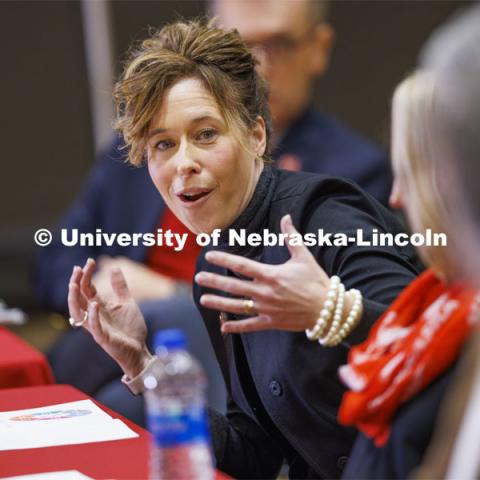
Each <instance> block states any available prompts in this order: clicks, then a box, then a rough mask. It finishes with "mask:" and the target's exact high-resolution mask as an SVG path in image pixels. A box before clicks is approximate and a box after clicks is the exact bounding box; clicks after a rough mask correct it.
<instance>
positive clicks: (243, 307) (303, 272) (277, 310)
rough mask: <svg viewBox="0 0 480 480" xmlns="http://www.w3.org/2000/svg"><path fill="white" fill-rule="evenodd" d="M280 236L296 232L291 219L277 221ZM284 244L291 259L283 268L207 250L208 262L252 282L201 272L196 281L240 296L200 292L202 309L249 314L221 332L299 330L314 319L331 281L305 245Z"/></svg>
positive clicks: (316, 317)
mask: <svg viewBox="0 0 480 480" xmlns="http://www.w3.org/2000/svg"><path fill="white" fill-rule="evenodd" d="M281 230H282V232H283V233H288V234H293V233H298V232H297V230H296V229H295V227H294V226H293V224H292V220H291V218H290V215H286V216H284V217H283V218H282V220H281ZM287 245H288V250H289V252H290V255H291V258H290V260H288V261H287V262H285V263H284V264H282V265H266V264H263V263H259V262H255V261H253V260H250V259H247V258H243V257H240V256H237V255H232V254H229V253H224V252H208V253H207V254H206V259H207V260H208V262H210V263H212V264H214V265H217V266H220V267H224V268H226V269H228V270H231V271H233V272H235V273H238V274H240V275H242V276H244V277H249V278H251V279H252V280H240V279H238V278H232V277H228V276H223V275H218V274H215V273H210V272H200V273H198V274H197V275H196V276H195V281H196V282H197V283H198V284H199V285H202V286H204V287H209V288H213V289H216V290H221V291H224V292H227V293H230V294H232V295H234V296H235V297H240V298H226V297H223V296H220V295H213V294H204V295H202V297H201V298H200V302H201V304H202V305H203V306H205V307H207V308H211V309H215V310H219V311H223V312H230V313H236V314H242V315H252V316H251V317H250V318H248V319H245V320H235V321H226V322H224V323H223V324H222V331H223V332H225V333H242V332H252V331H259V330H270V329H279V330H290V331H302V330H305V329H307V328H312V327H313V325H314V324H315V322H316V320H317V319H318V316H319V313H320V310H321V309H322V305H323V303H324V301H325V298H326V294H327V291H328V287H329V278H328V276H327V274H326V273H325V272H324V270H323V269H322V268H321V267H320V265H318V263H317V262H316V260H315V258H314V257H313V255H312V254H311V253H310V251H309V250H308V248H307V247H305V245H289V244H288V243H287Z"/></svg>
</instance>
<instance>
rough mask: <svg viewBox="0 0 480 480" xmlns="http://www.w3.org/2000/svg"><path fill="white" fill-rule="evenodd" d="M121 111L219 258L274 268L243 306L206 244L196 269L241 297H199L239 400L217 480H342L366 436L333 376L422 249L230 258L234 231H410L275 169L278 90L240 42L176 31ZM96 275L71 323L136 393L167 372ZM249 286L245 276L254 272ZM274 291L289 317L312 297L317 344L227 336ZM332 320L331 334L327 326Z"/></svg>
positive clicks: (86, 283)
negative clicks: (222, 476)
mask: <svg viewBox="0 0 480 480" xmlns="http://www.w3.org/2000/svg"><path fill="white" fill-rule="evenodd" d="M115 98H116V101H117V106H118V115H117V122H116V125H117V127H118V128H119V129H120V130H121V132H122V133H123V136H124V139H125V142H126V144H127V145H128V146H129V154H130V155H129V158H130V162H131V163H132V164H133V165H138V164H139V163H140V162H141V161H144V160H145V161H146V162H147V165H148V169H149V172H150V175H151V178H152V180H153V182H154V184H155V186H156V187H157V189H158V190H159V192H160V193H161V195H162V197H163V198H164V200H165V202H166V203H167V205H168V207H169V208H170V209H171V210H172V211H173V212H174V214H175V215H176V216H177V217H178V218H179V219H180V220H181V221H182V222H183V223H184V224H185V225H186V226H187V227H188V228H189V229H190V230H191V231H193V232H194V233H197V234H198V233H202V232H204V233H208V234H210V233H212V232H214V231H215V230H216V229H219V230H220V236H219V245H218V247H215V248H219V249H220V250H224V251H228V252H231V253H236V254H238V255H241V256H242V257H244V258H245V259H254V260H259V261H262V262H264V263H265V265H264V266H263V267H262V269H261V271H262V272H263V278H264V280H265V284H264V286H262V288H263V291H258V289H257V288H256V286H255V285H254V284H253V283H250V291H249V292H247V298H245V297H243V298H238V296H237V298H235V294H236V292H235V289H236V288H240V286H244V285H245V282H243V280H242V279H241V278H240V277H241V276H242V275H237V274H235V273H234V272H233V271H232V270H229V271H227V270H224V269H214V268H212V267H210V266H209V265H208V264H207V263H206V261H205V253H206V251H207V250H209V249H210V247H206V248H205V249H204V250H203V252H202V254H201V255H200V259H199V261H198V270H205V271H206V273H204V275H207V276H208V275H213V273H212V272H213V271H216V272H217V273H224V274H226V275H227V277H228V278H227V279H226V280H225V282H224V285H227V283H228V286H229V288H230V293H231V294H232V295H233V296H232V295H230V296H221V297H220V299H218V298H217V296H214V297H215V298H214V299H213V300H214V301H216V302H217V304H216V305H215V307H214V309H211V308H208V306H209V305H208V300H209V298H208V295H207V294H208V293H211V290H209V289H203V288H198V287H197V288H196V290H195V292H194V293H195V300H196V301H197V305H198V307H199V309H200V312H201V313H202V316H203V319H204V321H205V324H206V327H207V329H208V331H209V335H210V338H211V341H212V343H213V346H214V349H215V353H216V355H217V359H218V361H219V363H220V366H221V368H222V371H223V374H224V378H225V382H226V384H227V389H228V393H229V397H230V398H229V403H228V412H227V415H226V416H222V415H219V414H218V413H216V412H214V411H211V412H210V426H211V430H212V434H213V435H212V436H213V444H214V453H215V457H216V462H217V468H219V469H221V470H223V471H225V472H226V473H228V474H230V475H231V476H233V477H236V478H273V477H275V476H276V475H277V473H278V470H279V468H280V466H281V464H282V461H283V459H285V458H286V460H287V462H288V463H289V465H290V476H291V477H296V478H315V477H329V478H333V477H338V476H339V475H340V474H341V471H342V468H343V466H344V464H345V462H346V459H347V455H348V454H349V451H350V447H351V444H352V441H353V438H354V431H353V430H352V429H348V428H345V427H342V426H340V425H339V424H338V423H337V421H336V412H337V408H338V405H339V402H340V400H341V397H342V394H343V387H342V385H341V384H340V382H339V381H338V379H337V375H336V370H337V368H338V366H339V365H341V364H342V363H344V362H345V360H346V355H347V353H348V348H349V344H351V343H356V342H358V341H361V340H362V339H363V338H364V337H365V335H366V333H367V332H368V330H369V328H370V326H371V325H372V323H373V322H374V321H375V320H376V319H377V318H378V316H379V315H380V314H381V313H382V312H383V311H384V310H385V309H386V307H387V306H388V304H389V303H390V302H391V301H392V300H393V299H394V298H395V297H396V296H397V294H398V293H399V292H400V291H401V290H402V289H403V288H404V286H405V285H407V284H408V283H409V282H410V281H412V280H413V279H414V278H415V275H416V273H417V266H416V265H415V260H414V255H413V250H412V249H411V248H409V247H405V248H402V249H399V248H397V247H395V246H381V247H378V246H357V245H355V244H354V243H347V244H342V245H336V244H334V245H328V244H327V245H324V246H322V245H314V246H313V247H312V248H311V250H310V252H309V251H308V250H306V249H305V247H303V246H302V245H295V244H294V243H293V244H289V243H288V242H287V245H284V246H279V245H274V246H268V245H261V244H260V245H259V244H258V243H257V244H256V245H248V244H247V245H238V244H237V245H232V244H230V242H229V237H228V235H229V231H230V230H235V231H237V232H238V231H245V232H246V234H252V233H257V234H258V233H262V232H264V231H265V230H268V231H269V232H270V233H272V234H275V235H279V234H280V233H282V232H283V233H287V234H292V235H293V234H294V233H296V230H295V229H294V227H293V224H295V225H296V226H297V227H298V228H299V231H300V232H301V233H302V234H307V233H315V234H317V233H318V231H319V230H320V229H323V230H324V231H325V232H331V233H342V234H344V235H345V237H346V238H348V237H351V236H355V233H356V232H357V230H358V229H362V230H363V232H364V235H365V238H370V237H371V235H372V231H373V230H375V231H377V232H390V233H393V234H396V233H399V232H401V229H400V227H399V225H398V224H397V222H396V221H395V219H394V218H393V217H392V216H391V214H390V213H389V212H388V211H387V210H385V209H384V208H383V207H382V206H381V205H380V204H378V203H377V202H376V201H375V200H374V199H372V198H371V197H370V196H368V195H367V194H365V193H363V192H362V191H361V190H360V189H359V188H358V187H357V186H356V185H354V184H353V183H351V182H348V181H343V180H341V179H337V178H331V177H327V176H321V175H312V174H306V173H297V172H287V171H281V170H277V169H275V168H274V167H272V166H271V165H270V164H269V157H268V148H269V137H270V127H269V125H270V121H269V112H268V107H267V98H266V89H265V86H264V84H263V81H262V80H261V78H259V76H258V75H257V73H256V70H255V60H254V58H253V57H252V54H251V52H250V51H249V49H248V48H247V47H246V46H245V44H244V43H243V42H242V40H241V39H240V37H239V35H238V33H237V32H235V31H228V32H226V31H223V30H221V29H219V28H216V27H215V26H213V25H212V24H203V23H201V22H189V23H175V24H172V25H169V26H166V27H164V28H163V29H162V30H160V31H159V32H158V33H156V34H155V35H153V36H152V37H151V38H149V39H148V40H146V41H144V42H143V44H142V45H141V46H140V48H139V49H137V50H135V51H133V53H132V57H131V60H130V62H129V63H128V64H127V66H126V68H125V72H124V74H123V76H122V78H121V80H120V81H119V82H118V83H117V85H116V88H115ZM287 215H290V216H291V217H288V216H287ZM290 218H291V220H290ZM292 222H293V224H292ZM290 256H291V257H292V258H291V260H289V257H290ZM285 262H286V264H289V265H288V268H289V269H291V268H292V266H293V269H294V270H295V269H296V270H295V272H296V274H300V275H301V278H302V282H301V283H300V282H296V283H295V284H292V283H291V282H289V281H288V279H287V280H285V279H279V278H277V277H276V276H275V275H272V270H271V268H272V267H273V266H280V264H284V263H285ZM304 262H306V263H307V268H305V267H304V266H302V265H304ZM94 269H95V263H94V261H88V262H87V264H86V265H85V266H84V267H83V269H82V268H80V267H75V269H74V271H73V273H72V277H71V280H70V285H69V308H70V314H71V317H72V318H71V322H72V324H74V325H75V326H80V325H82V326H84V327H85V328H86V329H87V330H88V331H90V332H91V334H92V335H93V337H94V338H95V340H96V341H97V342H98V343H99V344H100V345H101V346H102V347H103V348H104V349H105V350H106V351H107V352H108V353H109V354H110V355H111V356H112V357H113V358H114V359H115V360H116V361H117V362H118V363H119V365H120V366H121V367H122V369H123V370H124V372H125V374H126V376H125V379H124V381H125V383H126V384H127V385H128V386H129V387H130V388H131V390H132V391H134V392H136V393H139V392H141V391H142V381H141V378H142V375H143V374H144V373H145V372H146V371H148V369H149V366H150V365H151V364H152V363H154V362H155V357H153V356H152V355H151V354H150V353H149V352H148V350H147V348H146V346H145V333H146V330H145V324H144V321H143V318H142V316H141V313H140V311H139V309H138V307H137V305H136V304H135V302H134V301H133V300H132V298H131V296H130V294H129V291H128V286H127V285H126V282H125V280H124V278H123V276H122V273H121V271H119V270H113V271H112V276H111V283H112V290H113V291H112V298H108V299H107V298H100V296H99V295H98V294H97V292H96V290H95V287H94V285H93V284H92V280H91V279H92V274H93V272H94ZM240 273H242V274H246V275H248V274H249V271H248V266H247V268H246V269H245V270H244V271H242V272H240ZM303 273H305V274H303ZM280 280H281V282H282V283H281V284H280V283H279V282H280ZM271 292H277V293H276V294H277V295H280V296H281V297H282V299H283V300H284V305H285V306H288V305H289V302H290V304H291V303H294V302H295V297H298V296H300V297H302V298H308V299H309V300H310V301H309V302H308V305H305V307H304V308H302V309H301V310H300V311H295V312H294V316H295V318H296V319H299V320H301V323H302V326H301V327H300V328H297V330H305V329H307V330H308V331H307V332H306V333H307V335H305V334H304V332H303V331H302V332H296V333H291V332H284V331H276V330H275V331H269V332H255V333H248V334H242V335H224V336H222V334H221V331H220V328H219V314H220V318H221V321H228V320H229V319H230V320H232V321H233V320H236V319H241V318H245V316H251V315H252V314H255V311H256V310H258V309H259V308H260V307H261V298H262V296H268V295H269V294H270V293H271ZM254 295H255V302H254V301H253V300H252V298H251V297H253V296H254ZM202 296H203V299H202V300H201V298H202ZM210 300H212V298H210ZM218 302H219V303H218ZM304 303H306V302H304ZM227 311H229V312H233V315H230V316H229V315H228V314H227V313H226V312H227ZM292 320H293V318H292ZM330 320H333V323H332V325H334V326H335V328H333V326H330V327H329V328H325V327H326V325H327V323H328V321H330ZM347 337H348V338H347ZM312 340H314V341H312ZM316 340H320V341H321V343H322V345H324V347H322V346H319V345H318V343H317V342H316ZM347 342H348V343H347Z"/></svg>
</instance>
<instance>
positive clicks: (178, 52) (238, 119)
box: [114, 20, 271, 166]
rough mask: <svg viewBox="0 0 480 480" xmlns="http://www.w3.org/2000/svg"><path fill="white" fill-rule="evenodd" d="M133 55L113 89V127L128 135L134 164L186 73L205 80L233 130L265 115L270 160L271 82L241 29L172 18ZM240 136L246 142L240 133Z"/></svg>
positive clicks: (241, 130) (243, 128)
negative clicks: (166, 98)
mask: <svg viewBox="0 0 480 480" xmlns="http://www.w3.org/2000/svg"><path fill="white" fill-rule="evenodd" d="M129 57H130V58H129V60H128V61H127V63H126V66H125V69H124V72H123V75H122V77H121V78H120V80H119V81H118V82H117V84H116V85H115V88H114V99H115V103H116V119H115V122H114V127H115V128H116V129H117V130H119V131H120V132H121V133H122V134H123V138H124V142H125V145H126V146H127V147H128V148H129V161H130V163H131V164H133V165H135V166H138V165H140V164H141V162H142V159H143V157H144V152H145V147H146V138H147V133H148V130H149V128H150V122H151V121H152V118H153V117H154V115H155V113H156V112H157V111H158V109H159V107H160V106H161V105H162V101H163V98H164V95H165V93H166V91H167V90H168V89H169V88H170V87H171V86H173V85H174V84H175V83H177V82H178V81H180V80H183V79H186V78H197V79H199V80H200V81H201V82H202V83H203V85H204V87H205V88H206V89H207V90H208V91H209V92H210V93H211V94H212V96H213V97H214V98H215V100H216V102H217V104H218V107H219V109H220V112H221V113H222V115H223V116H224V119H225V121H226V123H227V125H228V127H229V128H232V129H233V131H234V132H238V133H241V134H243V135H244V136H245V135H248V132H249V130H250V129H251V128H252V127H253V126H254V125H255V122H256V120H257V117H258V116H260V117H262V118H263V120H264V121H265V125H266V134H267V149H266V152H265V155H264V156H263V160H264V161H268V160H269V157H268V154H269V140H270V137H271V120H270V112H269V109H268V101H267V93H266V84H265V82H264V81H263V79H262V78H261V77H260V76H259V75H258V74H257V72H256V69H255V65H256V63H257V62H256V60H255V58H254V57H253V56H252V53H251V51H250V49H249V48H248V47H247V46H246V45H245V43H244V42H243V40H242V39H241V38H240V35H239V34H238V32H237V31H236V30H230V31H225V30H222V29H221V28H218V27H216V26H215V25H214V20H210V21H203V20H194V21H181V22H176V23H172V24H170V25H167V26H165V27H163V28H162V29H160V30H159V31H157V32H155V33H154V34H153V35H152V36H151V37H150V38H148V39H146V40H144V41H143V42H142V43H141V44H140V46H139V48H137V49H133V50H132V51H131V53H130V56H129ZM239 141H240V142H241V143H242V145H244V143H243V142H242V140H241V136H239Z"/></svg>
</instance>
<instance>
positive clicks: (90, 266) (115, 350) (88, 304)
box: [68, 259, 151, 378]
mask: <svg viewBox="0 0 480 480" xmlns="http://www.w3.org/2000/svg"><path fill="white" fill-rule="evenodd" d="M94 270H95V261H94V260H92V259H88V260H87V263H86V264H85V266H84V267H83V269H82V268H80V267H78V266H76V267H75V268H74V269H73V272H72V276H71V277H70V283H69V289H68V308H69V311H70V316H71V322H73V323H72V324H73V325H77V326H79V325H82V326H83V327H84V328H86V329H87V330H88V331H89V332H90V333H91V335H92V336H93V338H94V339H95V341H96V342H97V343H98V344H99V345H100V346H101V347H102V348H103V349H104V350H105V351H106V352H107V353H108V354H109V355H110V356H111V357H112V358H113V359H114V360H115V361H116V362H117V363H118V364H119V365H120V367H121V368H122V369H123V371H124V372H125V373H126V374H127V376H128V377H130V378H133V377H135V376H136V375H138V374H139V373H140V372H141V371H142V370H143V369H144V367H145V366H146V364H147V362H148V360H149V359H150V358H151V354H150V353H149V352H148V349H147V347H146V345H145V338H146V336H147V328H146V325H145V320H144V319H143V315H142V313H141V312H140V309H139V308H138V305H137V304H136V302H135V301H134V300H133V298H132V296H131V295H130V292H129V290H128V286H127V283H126V281H125V278H124V276H123V274H122V271H121V270H120V269H118V268H116V269H113V270H112V271H111V277H110V283H111V286H112V292H111V293H112V294H111V296H107V297H100V296H99V295H98V294H97V291H96V289H95V286H94V285H93V283H92V275H93V272H94Z"/></svg>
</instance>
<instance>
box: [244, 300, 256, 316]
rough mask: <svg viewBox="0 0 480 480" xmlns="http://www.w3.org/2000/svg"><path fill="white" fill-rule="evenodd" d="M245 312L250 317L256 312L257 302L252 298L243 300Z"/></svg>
mask: <svg viewBox="0 0 480 480" xmlns="http://www.w3.org/2000/svg"><path fill="white" fill-rule="evenodd" d="M243 311H244V312H245V314H246V315H250V314H252V313H253V312H254V311H255V302H254V301H253V300H252V299H251V298H245V299H244V300H243Z"/></svg>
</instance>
